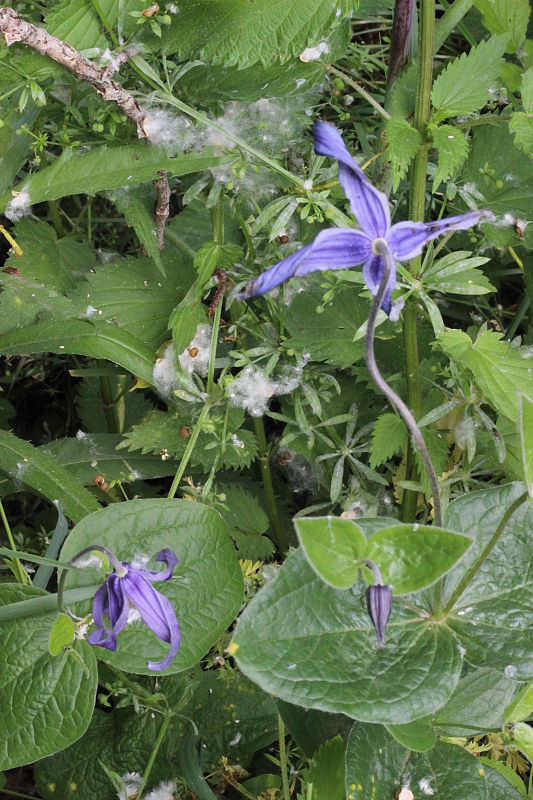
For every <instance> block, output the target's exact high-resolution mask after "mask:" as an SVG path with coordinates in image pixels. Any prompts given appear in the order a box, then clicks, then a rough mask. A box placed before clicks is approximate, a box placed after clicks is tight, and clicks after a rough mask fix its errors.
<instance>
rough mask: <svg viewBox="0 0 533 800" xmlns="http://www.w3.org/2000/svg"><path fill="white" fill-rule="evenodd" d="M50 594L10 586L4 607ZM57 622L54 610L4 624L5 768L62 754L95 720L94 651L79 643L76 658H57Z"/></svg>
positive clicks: (2, 594)
mask: <svg viewBox="0 0 533 800" xmlns="http://www.w3.org/2000/svg"><path fill="white" fill-rule="evenodd" d="M44 595H46V592H43V591H41V590H39V589H34V588H33V587H30V586H24V587H23V586H19V585H15V584H6V583H4V584H2V585H1V586H0V605H2V606H4V605H7V604H8V603H16V602H19V601H21V600H27V599H30V598H34V597H42V596H44ZM56 618H57V611H52V612H48V613H45V614H36V615H34V616H31V617H23V618H18V619H14V620H10V621H7V622H6V621H4V622H3V623H2V648H1V650H0V671H1V674H2V682H1V686H0V702H1V704H2V709H3V711H2V725H1V726H0V770H6V769H12V768H13V767H19V766H21V765H22V764H31V763H32V762H34V761H38V760H39V759H40V758H43V757H44V756H47V755H50V754H51V753H55V752H57V751H58V750H62V749H63V748H64V747H67V746H68V745H69V744H71V743H72V742H74V741H76V739H78V738H79V737H80V736H81V735H82V734H83V733H84V731H85V730H86V728H87V726H88V725H89V722H90V721H91V717H92V714H93V711H94V701H95V696H96V686H97V680H98V670H97V667H96V659H95V657H94V651H93V648H92V647H90V645H88V644H87V642H83V641H79V642H76V644H75V646H74V650H75V655H72V654H69V653H68V652H64V653H61V654H60V655H57V656H51V655H50V654H49V652H48V640H49V637H50V632H51V630H52V628H53V626H54V623H55V621H56Z"/></svg>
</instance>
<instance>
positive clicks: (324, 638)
mask: <svg viewBox="0 0 533 800" xmlns="http://www.w3.org/2000/svg"><path fill="white" fill-rule="evenodd" d="M230 648H231V652H232V653H234V654H235V656H236V659H237V661H238V664H239V667H240V669H241V670H242V671H243V672H244V674H245V675H247V676H248V677H249V678H250V679H251V680H253V681H254V682H255V683H257V684H259V686H261V688H262V689H263V690H264V691H267V692H270V693H272V694H274V695H275V696H277V697H280V698H281V699H283V700H288V701H290V702H292V703H296V704H300V705H303V706H305V707H306V708H314V709H319V710H322V711H333V712H341V713H343V714H347V715H348V716H351V717H354V718H355V719H360V720H364V721H376V722H386V723H391V724H401V723H405V722H409V721H411V720H413V719H418V718H420V717H422V716H425V715H426V714H431V713H433V712H434V711H436V710H437V708H440V707H441V706H442V705H444V703H445V702H446V701H447V700H448V698H449V697H450V695H451V694H452V692H453V689H454V688H455V685H456V683H457V680H458V678H459V673H460V671H461V655H460V653H459V650H458V647H457V642H456V640H455V639H454V637H453V635H451V633H450V631H449V629H448V628H447V626H446V625H433V624H431V623H430V622H428V619H427V618H424V617H419V616H417V614H415V612H414V611H411V610H408V609H406V608H404V607H402V606H400V605H399V604H393V611H392V616H391V620H390V622H389V626H388V629H387V645H386V647H384V648H377V646H376V636H375V631H374V628H373V626H372V623H371V621H370V619H369V617H368V614H367V612H366V608H365V601H364V587H363V586H361V587H360V588H359V586H358V587H357V590H355V589H354V590H352V591H338V590H335V589H332V588H331V587H329V586H328V585H327V584H326V583H325V582H324V581H322V580H321V579H320V578H319V577H318V576H316V575H315V573H314V571H313V570H312V568H311V567H310V566H309V564H308V563H307V560H306V558H305V556H304V554H303V552H302V551H296V552H294V553H292V554H291V555H289V556H288V558H287V560H286V561H285V562H284V564H283V566H282V567H281V569H280V570H279V571H278V573H277V575H276V577H275V578H274V579H273V580H272V581H270V582H269V583H267V584H266V585H265V586H264V587H263V588H261V589H260V590H259V592H258V593H257V594H256V595H255V597H254V598H253V599H252V601H251V603H250V604H249V605H248V606H247V608H246V609H245V610H244V612H243V614H242V615H241V617H240V619H239V621H238V623H237V628H236V631H235V634H234V639H233V642H232V644H231V646H230Z"/></svg>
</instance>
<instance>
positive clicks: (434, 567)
mask: <svg viewBox="0 0 533 800" xmlns="http://www.w3.org/2000/svg"><path fill="white" fill-rule="evenodd" d="M470 545H471V540H470V538H469V537H468V536H463V535H462V534H459V533H454V532H453V531H452V530H444V529H443V528H436V527H434V526H429V525H417V524H416V523H415V524H413V525H402V524H397V525H394V526H391V527H387V528H383V529H382V530H380V531H378V532H377V533H375V534H373V535H372V536H371V538H370V539H369V540H368V544H367V547H366V551H365V554H364V555H365V557H366V558H368V559H370V560H371V561H375V563H376V564H377V565H378V566H379V568H380V570H381V574H382V577H383V582H384V583H386V584H390V586H392V591H393V593H394V594H395V595H400V594H408V593H410V592H417V591H419V590H420V589H423V588H424V587H425V586H429V585H430V584H432V583H434V582H435V581H436V580H437V578H439V577H440V576H441V575H444V573H446V572H448V570H450V569H451V568H452V567H453V565H454V564H456V563H457V561H458V560H459V559H460V558H462V556H463V555H464V554H465V553H466V551H467V550H468V548H469V547H470Z"/></svg>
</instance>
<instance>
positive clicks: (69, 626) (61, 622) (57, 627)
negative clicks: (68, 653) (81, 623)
mask: <svg viewBox="0 0 533 800" xmlns="http://www.w3.org/2000/svg"><path fill="white" fill-rule="evenodd" d="M73 641H74V621H73V619H72V617H69V615H68V614H58V615H57V619H56V621H55V622H54V626H53V628H52V630H51V631H50V638H49V639H48V652H49V653H50V655H51V656H58V655H59V654H60V653H62V652H63V650H64V649H65V647H70V645H71V644H72V642H73Z"/></svg>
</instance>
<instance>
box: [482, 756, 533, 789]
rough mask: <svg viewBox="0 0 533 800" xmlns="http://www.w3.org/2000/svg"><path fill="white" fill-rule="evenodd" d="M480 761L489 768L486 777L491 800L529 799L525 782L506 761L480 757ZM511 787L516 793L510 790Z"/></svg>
mask: <svg viewBox="0 0 533 800" xmlns="http://www.w3.org/2000/svg"><path fill="white" fill-rule="evenodd" d="M479 760H480V761H481V763H482V764H483V765H484V766H485V767H487V769H486V770H485V775H486V778H487V785H488V789H489V800H520V797H527V789H526V787H525V786H524V782H523V780H521V779H520V778H519V777H518V775H517V774H516V772H515V771H514V769H511V767H509V766H508V765H507V764H506V763H505V762H504V761H495V760H494V759H493V758H486V757H484V756H480V758H479ZM509 785H511V786H512V787H513V790H515V789H516V791H512V790H510V789H509Z"/></svg>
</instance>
